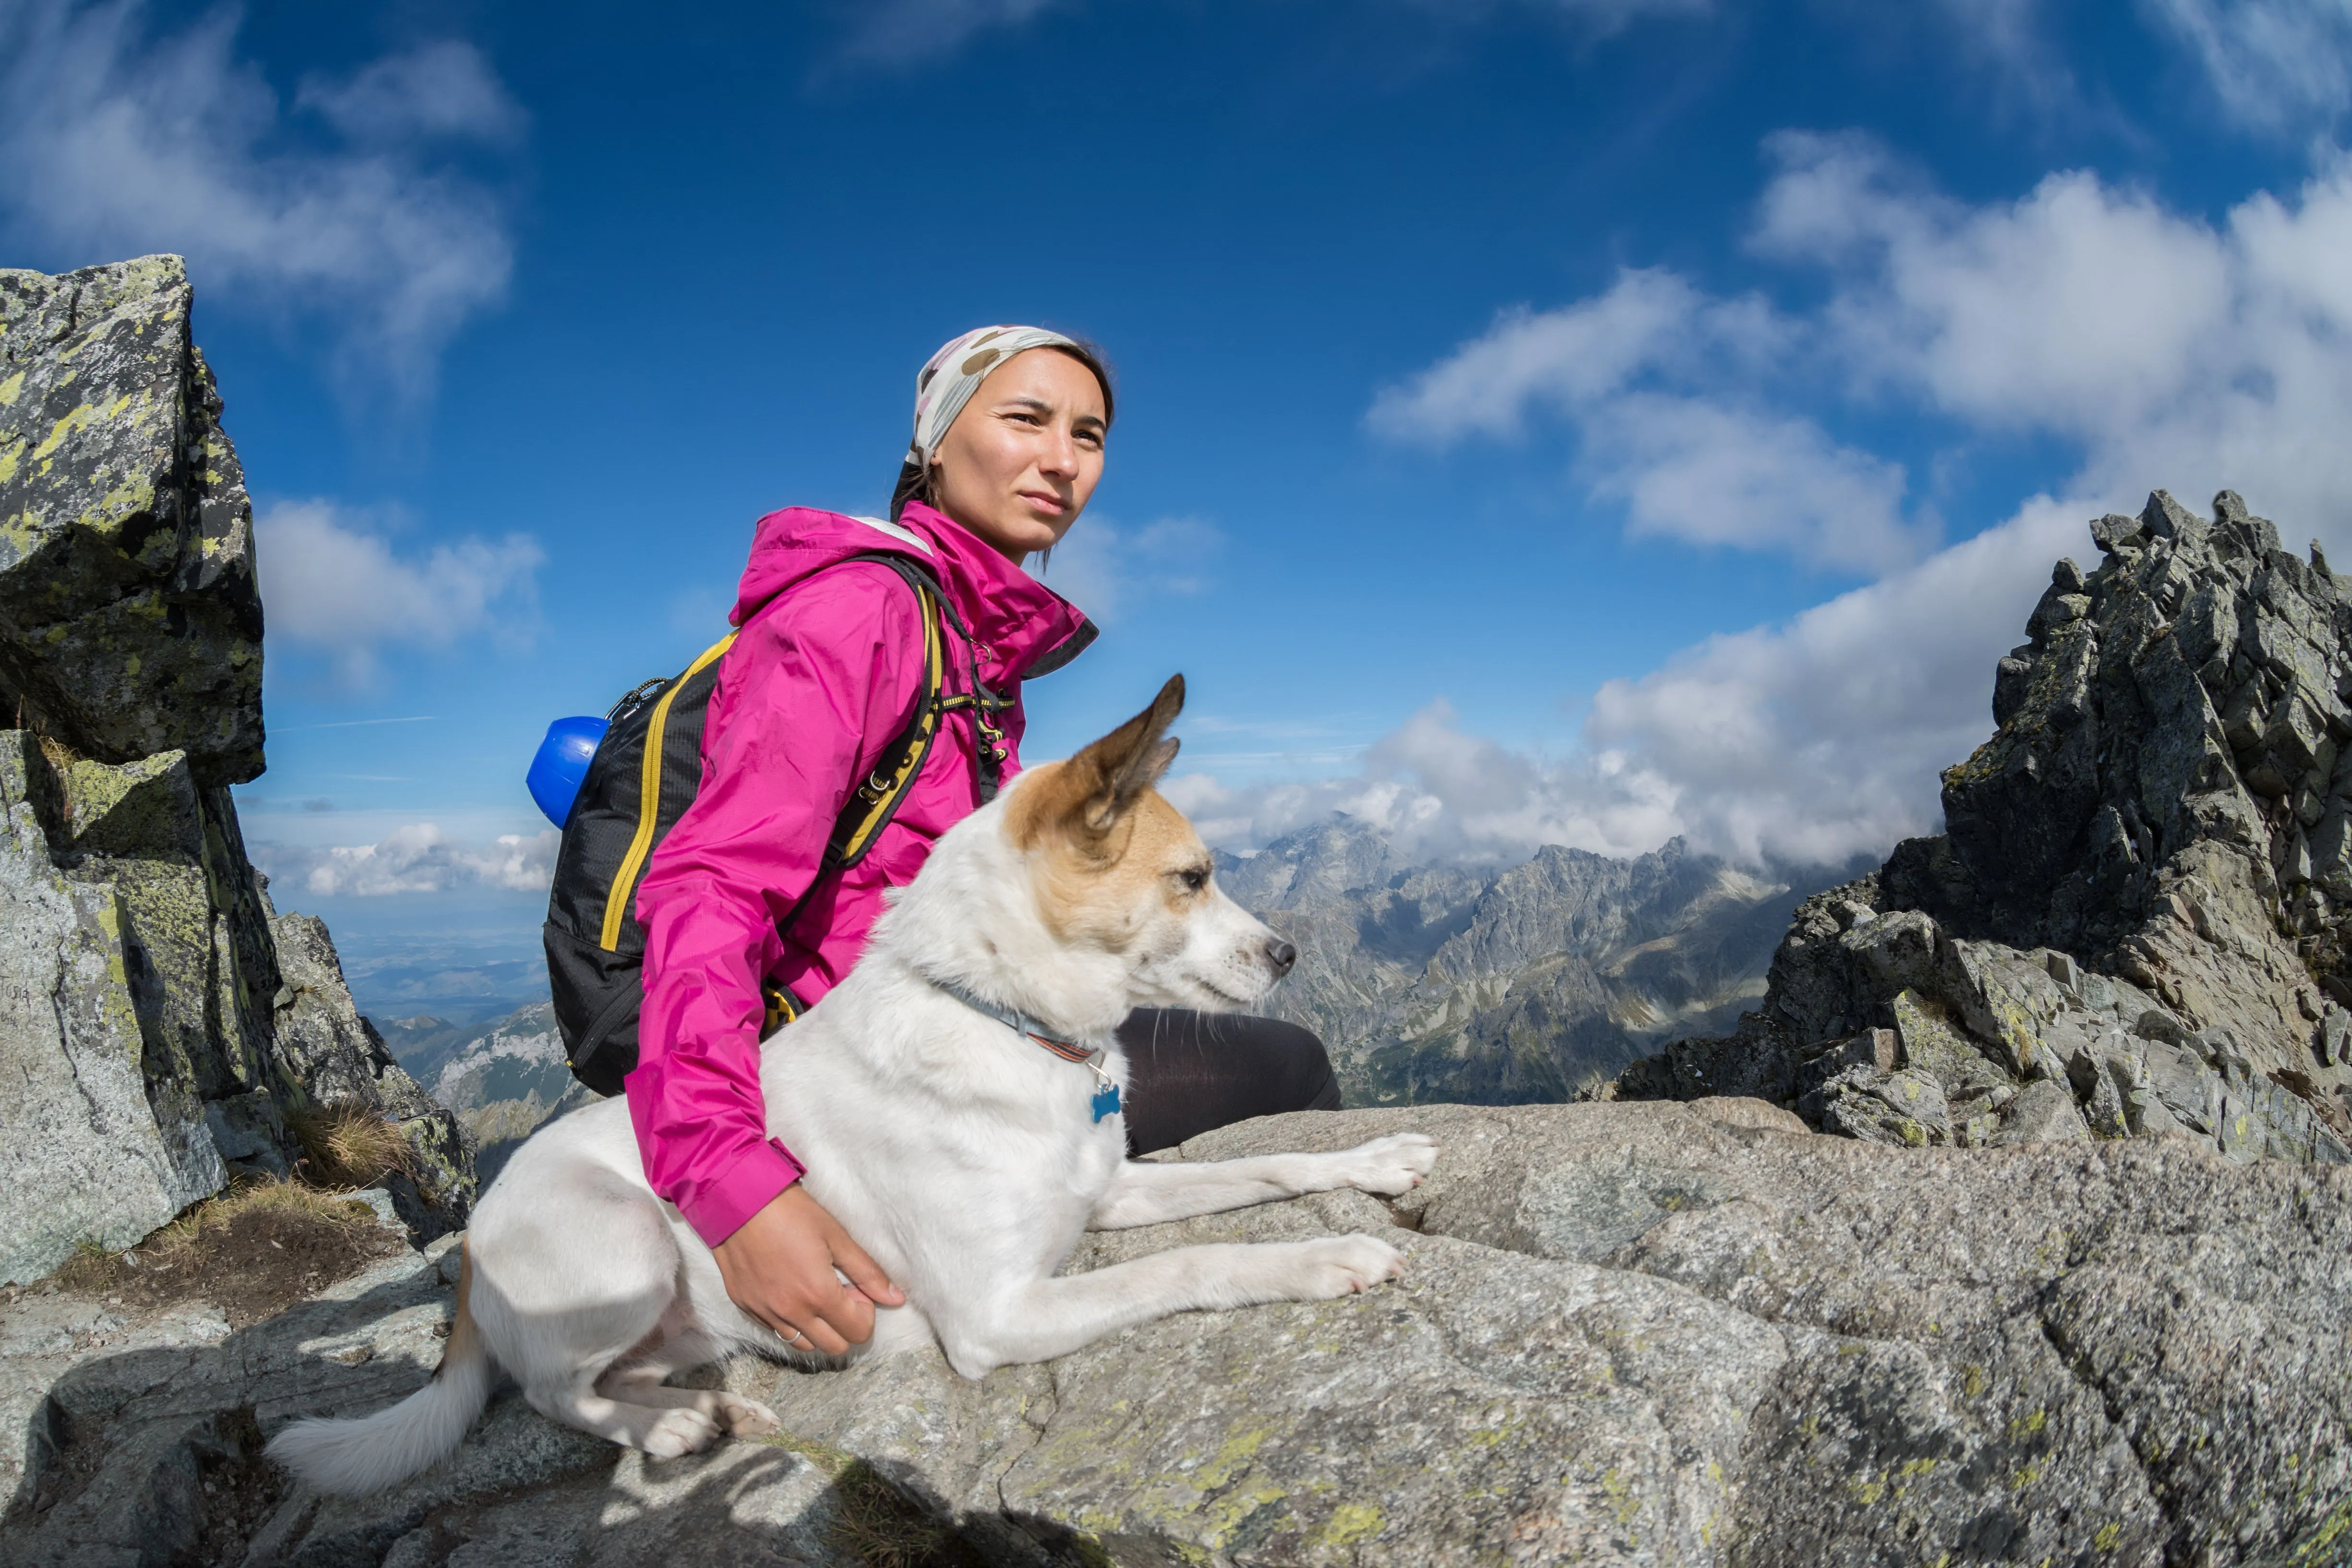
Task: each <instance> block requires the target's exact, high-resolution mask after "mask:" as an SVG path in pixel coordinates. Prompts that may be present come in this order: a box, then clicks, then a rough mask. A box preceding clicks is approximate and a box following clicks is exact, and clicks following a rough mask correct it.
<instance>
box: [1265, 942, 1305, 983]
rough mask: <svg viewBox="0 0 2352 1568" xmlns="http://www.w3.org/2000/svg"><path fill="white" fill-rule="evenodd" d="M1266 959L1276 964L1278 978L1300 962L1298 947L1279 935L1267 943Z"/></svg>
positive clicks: (1275, 974) (1275, 970)
mask: <svg viewBox="0 0 2352 1568" xmlns="http://www.w3.org/2000/svg"><path fill="white" fill-rule="evenodd" d="M1265 961H1266V962H1267V963H1269V964H1271V965H1273V966H1274V977H1275V978H1276V979H1277V980H1278V979H1280V978H1282V977H1283V976H1285V975H1287V974H1288V973H1290V967H1291V966H1292V965H1293V964H1296V963H1297V962H1298V949H1297V948H1296V947H1294V946H1291V945H1290V944H1289V943H1287V942H1285V941H1284V940H1283V939H1282V938H1281V937H1279V936H1277V937H1276V938H1275V939H1274V940H1273V941H1271V942H1268V943H1267V944H1266V945H1265Z"/></svg>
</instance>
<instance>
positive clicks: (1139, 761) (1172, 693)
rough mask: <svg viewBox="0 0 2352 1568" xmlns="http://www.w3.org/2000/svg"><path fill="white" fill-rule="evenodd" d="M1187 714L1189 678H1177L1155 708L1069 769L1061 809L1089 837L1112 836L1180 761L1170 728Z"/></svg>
mask: <svg viewBox="0 0 2352 1568" xmlns="http://www.w3.org/2000/svg"><path fill="white" fill-rule="evenodd" d="M1183 711H1184V677H1183V676H1181V675H1171V676H1169V677H1168V684H1167V685H1164V686H1162V687H1160V695H1158V696H1156V697H1154V698H1152V699H1151V706H1150V707H1148V708H1145V709H1144V710H1143V711H1142V712H1141V713H1139V714H1137V715H1136V716H1134V717H1133V718H1131V719H1129V720H1128V721H1127V722H1126V723H1125V724H1123V725H1120V726H1119V727H1118V728H1117V729H1114V730H1112V731H1111V732H1110V733H1109V734H1108V735H1106V736H1104V737H1102V738H1101V739H1100V740H1097V741H1096V742H1095V743H1094V744H1093V745H1091V746H1089V747H1087V748H1086V749H1085V750H1083V751H1081V752H1079V753H1078V754H1077V755H1076V757H1073V758H1070V760H1069V761H1068V763H1067V764H1066V765H1065V773H1064V779H1063V783H1062V789H1061V791H1060V793H1061V795H1062V800H1061V802H1060V804H1061V806H1062V808H1063V810H1064V812H1065V813H1066V817H1068V818H1071V819H1075V821H1076V823H1077V825H1079V826H1082V827H1084V828H1085V829H1087V831H1089V832H1096V833H1101V832H1107V831H1109V829H1110V827H1111V824H1112V823H1114V822H1116V821H1118V819H1119V818H1120V817H1121V816H1123V815H1125V814H1126V812H1127V810H1128V808H1129V806H1132V805H1133V804H1134V803H1135V801H1136V799H1137V797H1139V796H1140V795H1141V794H1142V793H1143V792H1144V791H1145V790H1146V789H1150V788H1151V787H1152V786H1153V785H1154V784H1157V783H1159V782H1160V776H1161V775H1162V774H1164V773H1166V772H1167V771H1168V767H1169V764H1171V763H1172V762H1174V761H1175V760H1176V747H1177V742H1176V741H1175V739H1174V738H1172V737H1170V735H1169V734H1168V727H1169V726H1170V725H1171V724H1174V723H1175V722H1176V716H1177V715H1178V714H1180V713H1181V712H1183Z"/></svg>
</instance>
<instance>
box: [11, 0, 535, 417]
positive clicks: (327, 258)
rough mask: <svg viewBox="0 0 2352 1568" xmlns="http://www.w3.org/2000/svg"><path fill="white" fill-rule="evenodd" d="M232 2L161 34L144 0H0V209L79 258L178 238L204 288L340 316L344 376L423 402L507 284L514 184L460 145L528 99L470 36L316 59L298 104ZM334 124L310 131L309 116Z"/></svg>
mask: <svg viewBox="0 0 2352 1568" xmlns="http://www.w3.org/2000/svg"><path fill="white" fill-rule="evenodd" d="M237 20H238V18H237V14H236V11H235V10H233V9H222V10H218V11H215V12H213V13H212V14H211V15H209V16H206V17H205V18H203V19H201V20H199V21H197V22H195V23H194V24H193V25H191V26H188V27H186V28H185V29H184V30H183V31H181V32H178V33H176V34H171V35H168V36H158V35H153V34H152V33H151V29H150V28H149V26H148V13H147V9H146V7H145V6H143V5H140V4H138V3H137V0H110V3H100V4H77V3H75V0H0V221H5V226H6V229H7V230H8V231H9V233H10V235H11V236H12V237H13V238H14V239H15V240H16V242H17V243H18V245H19V246H34V247H37V249H38V250H39V251H40V252H41V253H42V254H43V255H45V256H50V257H56V258H61V259H59V260H58V262H56V263H55V265H69V266H84V265H89V264H90V263H93V262H100V261H111V260H117V259H120V258H121V257H124V256H137V255H140V254H142V253H146V252H152V251H173V252H178V253H180V254H182V255H184V256H187V258H188V261H189V266H190V269H191V272H192V274H193V276H194V279H195V282H196V286H197V287H198V288H199V289H203V290H207V291H212V290H217V291H219V292H218V293H217V294H215V295H213V297H215V298H218V297H220V296H221V295H226V297H228V298H232V299H235V300H236V301H239V302H240V303H241V304H243V305H245V306H247V307H248V308H254V309H256V310H257V311H258V312H260V313H263V314H266V315H271V316H276V317H279V318H281V319H294V318H299V317H309V318H315V319H323V320H324V321H326V322H327V323H328V326H329V330H330V332H331V336H332V339H333V342H334V348H333V350H332V360H333V367H332V368H333V369H334V371H336V373H337V374H338V376H339V377H340V378H341V382H342V385H343V387H344V389H345V391H346V392H349V393H351V394H352V395H353V396H355V397H360V398H362V399H368V400H374V399H381V398H383V397H385V396H389V398H390V399H391V400H392V401H393V402H394V403H395V404H396V405H405V406H414V405H415V403H417V402H421V401H422V400H424V399H425V398H426V397H428V396H429V395H430V393H431V392H432V389H433V384H434V379H435V375H436V369H437V365H438V361H439V358H440V353H441V350H442V349H443V348H444V346H445V345H446V343H447V342H448V341H449V340H450V339H451V337H453V336H454V335H455V334H456V333H457V330H458V329H459V328H460V327H462V326H463V325H464V324H465V322H466V321H467V319H470V318H472V317H473V316H474V315H476V314H477V313H478V312H480V311H481V310H483V309H485V308H488V307H489V306H491V305H492V304H494V303H496V302H497V301H498V300H499V299H500V298H502V297H503V296H504V294H505V291H506V287H507V280H508V277H509V273H510V271H511V270H512V266H513V243H512V240H511V238H510V236H509V222H508V215H507V213H506V204H505V201H504V200H503V198H502V197H501V196H500V194H499V193H498V192H497V191H496V190H495V189H494V188H493V187H492V186H491V185H490V184H488V183H486V182H485V181H484V180H483V179H482V178H481V177H480V176H479V175H478V174H477V173H474V172H468V171H467V168H466V167H465V166H464V165H463V164H462V162H460V161H458V159H457V156H456V155H457V154H461V153H463V152H467V150H468V149H470V148H472V147H474V146H477V145H489V146H494V147H497V146H509V145H511V144H512V142H513V141H514V140H515V139H516V138H517V137H518V136H519V135H520V130H521V125H522V117H521V112H520V110H518V109H517V108H516V107H515V106H514V104H513V102H512V100H511V99H509V97H508V95H507V93H506V91H505V89H504V88H503V87H501V86H500V84H499V81H498V79H497V78H496V77H495V76H494V75H493V74H492V73H491V71H490V68H489V67H488V65H487V64H486V63H485V62H484V61H483V60H482V58H481V57H480V56H479V55H478V54H477V53H476V52H475V51H474V50H473V49H472V48H471V47H468V46H467V45H464V44H461V43H450V42H444V43H437V44H432V45H427V46H425V47H423V48H420V49H417V50H415V51H413V52H411V53H408V54H404V55H398V56H394V57H388V58H385V59H381V60H378V61H376V62H374V63H373V64H372V65H369V66H366V67H364V68H362V69H361V70H360V71H358V72H357V73H356V74H355V75H353V76H352V77H351V78H348V79H345V80H340V81H338V80H333V79H329V78H308V79H306V80H305V81H304V82H303V83H302V85H301V88H300V90H299V92H298V94H297V96H296V99H295V109H296V110H297V112H296V113H294V114H290V115H289V113H287V112H285V110H283V108H282V107H281V105H280V103H279V101H278V95H277V94H276V92H275V91H273V90H272V89H271V88H270V86H269V84H268V81H267V80H266V79H265V78H264V77H263V75H262V73H261V71H260V69H259V68H258V67H257V66H256V65H254V64H253V63H252V62H250V61H249V60H246V59H242V58H240V57H238V56H237V53H236V24H237ZM308 119H315V120H319V121H323V122H324V124H325V125H326V126H327V127H328V128H330V129H331V130H332V131H336V132H338V133H339V140H340V141H341V146H340V147H338V148H336V149H335V150H333V151H316V150H307V151H306V150H302V149H301V143H303V142H304V141H306V140H308V139H309V138H308V131H309V127H308V125H307V124H306V120H308Z"/></svg>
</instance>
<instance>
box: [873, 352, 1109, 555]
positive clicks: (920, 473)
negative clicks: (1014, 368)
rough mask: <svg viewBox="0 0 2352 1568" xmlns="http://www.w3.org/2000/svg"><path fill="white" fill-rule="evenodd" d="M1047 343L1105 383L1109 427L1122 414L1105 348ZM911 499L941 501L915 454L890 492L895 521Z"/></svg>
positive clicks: (928, 502)
mask: <svg viewBox="0 0 2352 1568" xmlns="http://www.w3.org/2000/svg"><path fill="white" fill-rule="evenodd" d="M1044 347H1045V350H1048V351H1050V352H1053V353H1056V354H1067V355H1068V356H1069V357H1070V358H1072V359H1074V360H1076V361H1078V363H1080V364H1082V365H1084V366H1086V368H1087V369H1088V370H1090V371H1093V372H1094V373H1095V380H1096V381H1097V382H1099V383H1100V384H1101V386H1102V394H1103V428H1104V429H1106V430H1108V429H1109V428H1110V422H1111V421H1112V420H1113V419H1115V418H1116V417H1118V394H1117V393H1115V392H1112V391H1111V384H1110V371H1109V369H1108V367H1106V366H1105V365H1104V363H1103V352H1102V350H1101V349H1099V348H1097V346H1096V345H1094V344H1092V343H1089V342H1087V340H1085V339H1083V338H1082V339H1080V340H1077V341H1076V342H1074V343H1048V344H1045V345H1044ZM909 501H920V502H922V503H923V505H925V506H927V507H929V506H936V505H937V504H938V497H935V496H934V495H933V494H932V493H931V473H930V470H929V468H928V467H926V466H924V465H920V464H918V463H917V462H916V461H915V460H914V459H913V458H911V457H910V458H908V459H907V461H905V462H904V463H901V464H900V465H898V485H897V486H895V487H894V488H893V489H892V490H891V492H890V520H891V521H892V522H894V523H895V522H897V521H898V514H899V513H901V512H903V511H905V510H906V509H907V503H908V502H909Z"/></svg>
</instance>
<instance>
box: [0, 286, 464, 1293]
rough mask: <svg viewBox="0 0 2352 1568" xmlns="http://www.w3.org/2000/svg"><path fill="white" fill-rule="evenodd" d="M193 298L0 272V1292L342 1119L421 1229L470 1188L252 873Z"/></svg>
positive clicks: (233, 485) (257, 753) (237, 561)
mask: <svg viewBox="0 0 2352 1568" xmlns="http://www.w3.org/2000/svg"><path fill="white" fill-rule="evenodd" d="M188 308H189V292H188V284H187V278H186V275H185V273H184V270H183V268H182V267H181V264H180V261H179V259H178V258H177V257H175V256H149V257H146V258H144V259H142V260H139V261H132V262H125V263H122V264H121V265H120V266H115V267H91V268H88V269H86V270H84V271H81V272H75V273H68V274H65V275H63V276H61V277H43V276H42V275H40V274H37V273H28V272H0V356H5V357H4V358H0V705H5V706H0V726H5V727H0V975H5V981H0V1082H5V1084H6V1086H7V1087H6V1090H5V1092H0V1147H5V1149H6V1150H7V1151H8V1154H9V1156H10V1160H11V1170H10V1173H9V1179H8V1180H7V1181H5V1182H0V1282H5V1281H26V1280H32V1279H35V1278H37V1277H38V1276H40V1275H42V1274H45V1273H47V1271H48V1270H51V1269H53V1268H55V1267H57V1265H58V1263H60V1262H61V1261H63V1260H66V1259H67V1258H68V1257H69V1256H71V1255H72V1254H73V1253H74V1251H75V1250H76V1249H78V1248H96V1249H103V1250H108V1251H119V1250H121V1249H124V1248H127V1247H130V1246H131V1245H132V1244H134V1243H136V1242H137V1241H139V1240H140V1239H142V1237H144V1236H146V1235H147V1234H148V1233H149V1232H150V1231H152V1230H153V1229H155V1228H157V1227H158V1226H161V1225H163V1223H164V1222H166V1221H167V1220H170V1219H171V1218H173V1216H174V1215H176V1214H178V1213H179V1212H180V1211H181V1210H182V1209H183V1208H184V1207H187V1206H188V1205H189V1204H191V1203H194V1202H195V1201H196V1200H197V1199H199V1198H203V1197H207V1196H209V1195H211V1194H213V1193H215V1192H218V1191H219V1190H220V1189H221V1188H222V1187H223V1186H225V1185H226V1184H227V1182H228V1181H229V1180H230V1178H231V1176H232V1174H233V1172H235V1171H236V1170H237V1169H239V1168H242V1169H246V1170H249V1171H253V1172H257V1173H277V1174H280V1175H282V1174H284V1173H285V1172H287V1171H288V1170H289V1168H290V1167H291V1166H293V1164H294V1163H295V1162H296V1161H299V1159H301V1158H303V1157H304V1155H305V1145H304V1143H303V1139H302V1136H301V1129H302V1126H303V1124H304V1121H305V1118H306V1117H310V1118H315V1117H316V1116H318V1115H319V1114H320V1113H327V1112H332V1111H335V1110H338V1109H352V1110H355V1111H357V1112H359V1113H364V1114H365V1115H368V1116H371V1117H375V1118H380V1119H383V1120H386V1121H388V1122H390V1123H391V1124H394V1126H395V1127H396V1128H397V1129H398V1130H399V1132H400V1134H402V1141H403V1143H404V1146H405V1148H406V1150H407V1153H406V1154H405V1155H404V1156H403V1162H402V1163H403V1164H404V1166H405V1167H406V1168H405V1170H404V1173H403V1174H402V1175H400V1176H397V1177H396V1178H395V1179H394V1188H395V1191H396V1193H397V1195H398V1197H399V1201H400V1203H401V1204H402V1206H403V1207H404V1209H405V1210H406V1212H407V1214H408V1217H409V1218H410V1219H411V1220H412V1221H413V1222H414V1223H415V1225H416V1226H417V1227H418V1228H419V1230H420V1234H427V1235H429V1234H432V1233H434V1232H435V1231H436V1230H439V1229H446V1228H449V1227H450V1226H452V1225H457V1224H462V1223H463V1220H464V1217H465V1213H466V1207H467V1202H468V1200H469V1198H470V1195H471V1191H472V1180H473V1178H472V1175H471V1171H470V1168H469V1166H467V1156H466V1153H465V1150H464V1147H463V1145H462V1139H461V1136H460V1134H459V1131H458V1128H457V1122H456V1119H455V1118H454V1117H453V1116H451V1115H450V1114H449V1113H448V1112H446V1110H444V1109H442V1108H441V1107H439V1106H437V1105H436V1104H435V1103H433V1102H432V1101H431V1100H430V1099H429V1098H428V1097H427V1096H426V1095H425V1092H423V1091H422V1090H421V1089H419V1088H418V1087H417V1085H416V1084H415V1082H413V1081H412V1080H410V1079H409V1077H408V1075H407V1074H405V1073H404V1072H402V1071H400V1070H399V1069H398V1068H397V1067H396V1066H394V1063H393V1061H392V1058H391V1056H390V1054H389V1053H388V1052H387V1051H385V1050H384V1047H383V1041H382V1040H380V1039H379V1038H377V1037H376V1034H375V1031H374V1030H373V1027H372V1026H370V1025H369V1024H368V1022H367V1020H366V1019H362V1018H361V1017H360V1015H359V1013H358V1011H357V1009H354V1008H353V1006H352V998H351V993H350V991H349V989H348V988H346V986H345V985H344V983H343V976H342V969H341V965H340V964H339V963H338V962H337V960H336V956H335V951H334V947H333V945H332V944H331V941H330V940H329V938H328V936H327V931H326V928H325V927H324V926H323V925H320V923H319V922H317V921H316V920H313V919H310V918H309V917H308V916H305V915H292V914H289V915H278V914H277V913H276V912H275V911H274V910H273V909H272V908H271V906H270V903H269V895H268V889H267V887H266V885H265V884H264V883H263V881H262V879H261V877H260V876H259V874H258V873H256V871H255V870H254V868H253V866H252V864H251V863H250V862H248V861H247V858H246V853H245V843H244V839H243V836H242V834H241V832H240V831H239V829H238V825H237V817H236V802H235V801H234V800H232V799H231V798H230V794H229V788H228V787H229V785H230V784H231V783H232V782H234V781H237V780H242V779H250V778H253V777H254V776H255V775H257V773H259V772H260V771H261V768H262V725H261V701H260V693H261V607H260V601H259V600H258V598H257V594H256V591H255V586H254V561H253V538H252V525H251V517H250V515H249V509H248V507H247V503H246V499H245V490H244V486H243V481H242V480H241V478H240V477H239V471H238V468H237V462H236V452H235V450H234V449H233V448H232V447H231V446H230V444H229V442H228V437H227V436H226V434H224V433H223V431H222V429H221V425H220V416H221V400H220V398H219V395H218V394H217V392H215V390H214V386H213V382H212V375H211V372H210V371H208V370H207V369H206V368H205V363H204V360H203V357H202V356H201V355H199V354H198V353H197V352H196V350H195V348H194V345H193V344H192V343H191V342H190V341H189V338H188Z"/></svg>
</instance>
